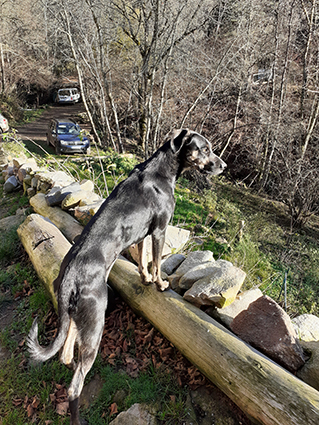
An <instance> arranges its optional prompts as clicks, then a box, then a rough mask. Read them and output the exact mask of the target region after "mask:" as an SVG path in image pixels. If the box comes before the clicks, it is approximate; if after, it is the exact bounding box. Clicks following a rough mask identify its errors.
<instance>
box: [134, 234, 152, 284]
mask: <svg viewBox="0 0 319 425" xmlns="http://www.w3.org/2000/svg"><path fill="white" fill-rule="evenodd" d="M137 250H138V271H139V274H140V275H141V280H142V283H143V285H149V284H151V283H152V275H151V274H150V273H149V272H148V270H147V258H146V249H145V244H144V239H143V240H142V241H141V242H139V243H138V244H137Z"/></svg>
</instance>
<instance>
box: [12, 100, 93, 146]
mask: <svg viewBox="0 0 319 425" xmlns="http://www.w3.org/2000/svg"><path fill="white" fill-rule="evenodd" d="M80 112H84V106H83V103H76V104H75V105H50V106H49V107H48V109H47V110H46V111H45V112H44V113H43V114H42V115H41V117H39V118H38V119H37V120H36V121H34V122H31V123H28V124H25V125H22V126H17V127H15V128H16V130H17V132H18V135H19V136H20V137H21V139H22V140H24V139H32V140H34V141H41V142H45V141H46V131H47V128H48V125H49V122H50V120H51V119H53V118H74V117H75V116H76V115H77V114H79V113H80ZM81 128H83V129H88V128H87V126H84V125H81Z"/></svg>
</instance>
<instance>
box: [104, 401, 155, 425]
mask: <svg viewBox="0 0 319 425" xmlns="http://www.w3.org/2000/svg"><path fill="white" fill-rule="evenodd" d="M157 423H158V422H157V420H156V418H155V415H154V414H153V412H152V411H150V408H149V407H148V406H146V405H143V404H138V403H135V404H133V406H131V407H130V408H129V409H128V410H127V411H126V412H121V413H120V414H119V415H118V416H117V417H116V418H115V419H114V420H113V421H112V422H110V425H156V424H157Z"/></svg>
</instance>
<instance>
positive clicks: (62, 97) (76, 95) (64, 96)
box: [56, 88, 80, 103]
mask: <svg viewBox="0 0 319 425" xmlns="http://www.w3.org/2000/svg"><path fill="white" fill-rule="evenodd" d="M79 100H80V92H79V90H78V89H77V88H67V89H60V90H58V93H57V97H56V102H57V103H76V102H78V101H79Z"/></svg>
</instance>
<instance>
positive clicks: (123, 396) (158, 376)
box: [83, 365, 187, 425]
mask: <svg viewBox="0 0 319 425" xmlns="http://www.w3.org/2000/svg"><path fill="white" fill-rule="evenodd" d="M99 373H100V376H101V378H102V379H103V381H104V384H103V388H102V391H101V393H100V395H99V397H98V399H97V401H96V402H95V403H94V404H93V405H91V406H90V408H89V409H87V410H86V411H84V412H83V414H84V417H85V418H86V420H87V421H88V422H89V423H90V424H96V425H99V424H101V425H102V424H105V423H109V422H110V421H111V420H113V419H114V417H112V416H109V407H110V405H111V404H112V403H113V402H116V403H117V408H118V411H119V412H121V411H124V410H127V409H128V408H129V407H131V406H132V405H133V404H135V403H147V404H151V405H153V406H154V407H155V411H156V412H157V418H158V419H160V420H161V421H164V422H163V423H165V424H170V423H174V424H178V423H181V422H182V420H183V418H184V417H185V415H186V407H185V403H186V395H187V390H186V389H185V388H184V389H183V388H180V387H179V386H178V385H177V383H176V379H175V377H173V376H172V375H170V374H168V373H166V372H164V371H162V370H155V369H154V368H149V369H148V371H145V372H144V373H142V374H140V375H139V376H138V377H137V378H132V377H130V376H128V375H126V374H125V373H124V372H123V371H121V370H120V371H117V370H116V369H115V368H114V367H111V366H109V365H108V366H102V367H99Z"/></svg>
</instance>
